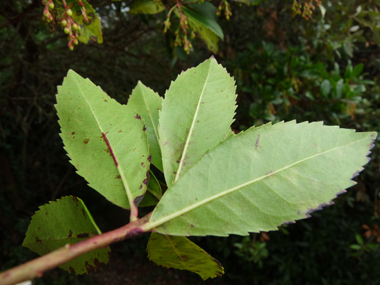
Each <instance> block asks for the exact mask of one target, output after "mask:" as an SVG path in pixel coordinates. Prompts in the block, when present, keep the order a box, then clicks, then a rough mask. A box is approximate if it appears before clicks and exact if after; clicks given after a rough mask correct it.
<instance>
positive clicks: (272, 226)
mask: <svg viewBox="0 0 380 285" xmlns="http://www.w3.org/2000/svg"><path fill="white" fill-rule="evenodd" d="M375 138H376V133H369V132H368V133H355V131H354V130H349V129H340V128H339V127H336V126H323V123H322V122H316V123H307V122H304V123H300V124H296V122H295V121H292V122H287V123H284V122H281V123H278V124H275V125H271V124H266V125H264V126H261V127H258V128H251V129H249V130H248V131H246V132H242V133H240V134H239V135H236V136H230V137H229V138H228V139H226V140H225V141H224V142H222V143H221V144H220V145H218V146H217V147H216V148H214V149H213V150H211V151H210V152H208V153H206V154H205V155H204V156H203V157H202V158H201V159H200V160H199V161H198V162H197V163H196V164H195V165H193V166H192V167H191V168H190V169H189V170H187V172H186V174H185V175H183V176H182V177H181V178H180V179H179V180H178V181H177V182H176V183H175V184H173V185H172V186H171V187H169V189H168V190H167V191H166V193H165V195H164V196H163V197H162V199H161V200H160V202H159V203H158V204H157V207H156V208H155V210H154V212H153V214H152V217H151V219H150V224H149V225H147V226H146V228H149V229H155V231H157V232H159V233H163V234H170V235H179V236H189V235H198V236H204V235H216V236H227V235H228V234H238V235H246V234H247V232H259V231H270V230H276V229H277V227H278V226H280V225H281V224H284V223H292V222H294V221H295V220H299V219H304V218H307V217H309V214H310V213H311V212H313V211H315V210H319V209H321V208H322V207H323V206H325V205H329V204H331V203H332V202H331V200H332V199H334V198H335V197H336V195H338V194H340V193H342V192H344V189H346V188H348V187H350V186H352V185H354V184H355V182H353V181H352V180H351V179H352V178H353V177H355V176H357V175H358V174H359V172H360V171H361V170H362V169H363V168H362V166H363V165H364V164H366V163H367V162H368V161H369V160H370V159H369V158H368V157H367V155H368V154H369V153H370V152H369V150H370V149H371V148H372V147H373V142H374V140H375Z"/></svg>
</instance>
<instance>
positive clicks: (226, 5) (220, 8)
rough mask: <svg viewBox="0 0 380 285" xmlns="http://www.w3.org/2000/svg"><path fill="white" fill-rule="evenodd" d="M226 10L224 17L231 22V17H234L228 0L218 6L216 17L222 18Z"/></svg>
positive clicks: (223, 0)
mask: <svg viewBox="0 0 380 285" xmlns="http://www.w3.org/2000/svg"><path fill="white" fill-rule="evenodd" d="M223 10H224V15H225V16H226V19H227V20H230V17H231V16H232V12H231V5H230V3H228V1H227V0H222V1H221V2H220V4H219V6H218V10H216V15H217V16H220V13H221V12H222V11H223Z"/></svg>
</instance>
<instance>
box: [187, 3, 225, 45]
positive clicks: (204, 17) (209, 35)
mask: <svg viewBox="0 0 380 285" xmlns="http://www.w3.org/2000/svg"><path fill="white" fill-rule="evenodd" d="M203 4H206V6H207V7H209V5H208V4H210V3H203ZM203 4H197V5H203ZM201 11H202V10H201V9H198V10H195V9H192V8H190V7H186V6H182V12H183V13H184V14H185V15H186V16H187V18H188V21H189V25H191V26H192V27H193V28H194V30H195V31H196V32H197V33H198V34H199V35H200V36H201V38H202V40H204V41H205V42H206V44H207V47H208V49H209V50H210V51H212V52H214V53H215V52H217V51H218V37H219V38H220V39H222V40H223V37H224V35H223V31H222V28H221V27H220V26H219V24H218V23H217V22H216V20H214V19H213V18H210V17H209V16H208V14H207V13H208V12H206V13H205V14H202V13H201ZM207 11H208V10H207Z"/></svg>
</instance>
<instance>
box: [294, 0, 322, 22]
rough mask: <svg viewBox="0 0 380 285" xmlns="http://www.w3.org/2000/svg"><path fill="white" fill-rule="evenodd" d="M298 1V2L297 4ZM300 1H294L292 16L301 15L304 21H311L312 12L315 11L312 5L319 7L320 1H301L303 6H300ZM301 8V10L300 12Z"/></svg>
mask: <svg viewBox="0 0 380 285" xmlns="http://www.w3.org/2000/svg"><path fill="white" fill-rule="evenodd" d="M298 1H300V2H298ZM301 1H302V0H294V3H293V7H292V10H293V14H294V15H302V17H303V18H304V19H305V20H309V19H311V15H312V14H313V11H314V10H315V6H314V5H313V2H315V4H316V5H317V7H319V6H320V5H321V0H303V1H304V3H303V5H302V4H301ZM302 6H303V10H302Z"/></svg>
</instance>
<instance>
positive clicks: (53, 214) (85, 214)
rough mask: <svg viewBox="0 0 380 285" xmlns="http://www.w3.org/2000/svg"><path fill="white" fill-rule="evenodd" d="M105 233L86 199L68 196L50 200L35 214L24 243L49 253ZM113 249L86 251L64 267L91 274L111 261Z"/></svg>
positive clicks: (77, 272)
mask: <svg viewBox="0 0 380 285" xmlns="http://www.w3.org/2000/svg"><path fill="white" fill-rule="evenodd" d="M99 234H101V232H100V230H99V228H98V226H97V225H96V224H95V222H94V219H93V218H92V216H91V214H90V212H89V211H88V210H87V207H86V206H85V204H84V203H83V201H82V200H81V199H79V198H77V197H73V196H68V197H63V198H62V199H58V200H57V201H53V202H50V203H49V204H46V205H44V206H41V207H40V209H39V210H38V211H37V212H36V213H35V214H34V215H33V217H32V221H31V223H30V225H29V228H28V231H27V233H26V237H25V240H24V242H23V244H22V245H23V246H25V247H27V248H29V249H31V250H32V251H34V252H37V253H38V254H39V255H45V254H47V253H49V252H52V251H54V250H56V249H58V248H61V247H63V246H65V245H66V244H74V243H77V242H80V241H83V240H86V239H88V238H90V237H93V236H96V235H99ZM110 251H111V250H110V248H109V247H108V246H107V247H106V248H102V249H97V250H93V251H90V252H88V253H85V254H83V255H81V256H79V257H77V258H75V259H73V260H71V261H69V262H67V263H65V264H63V265H61V266H60V267H61V268H62V269H64V270H66V271H68V272H71V273H75V274H84V273H88V272H89V271H90V270H91V269H92V270H94V269H96V268H97V267H98V266H99V265H100V263H105V264H107V262H108V260H109V253H110Z"/></svg>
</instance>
